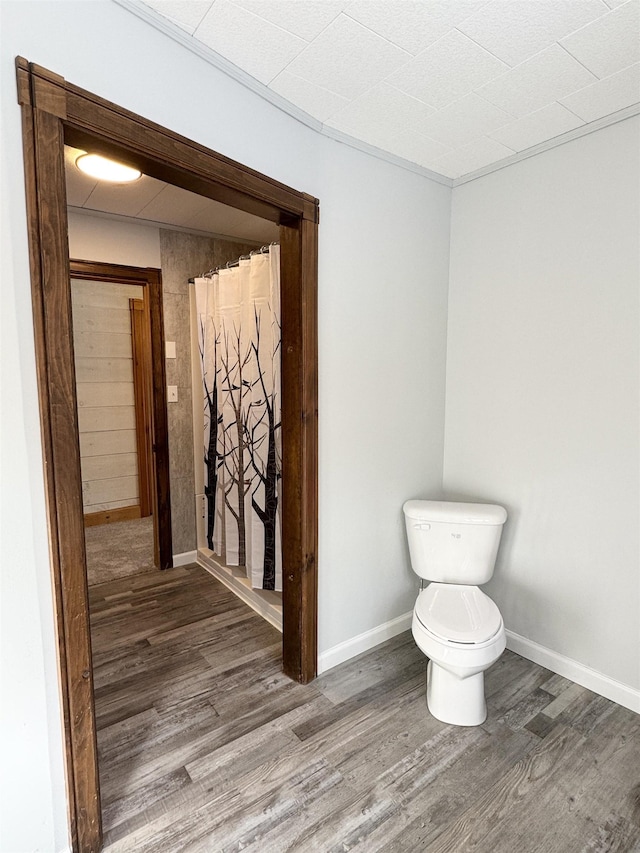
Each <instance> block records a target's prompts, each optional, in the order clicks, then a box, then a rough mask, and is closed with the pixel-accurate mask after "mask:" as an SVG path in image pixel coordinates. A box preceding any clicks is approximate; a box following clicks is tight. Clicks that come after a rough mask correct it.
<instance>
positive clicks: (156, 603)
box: [91, 566, 640, 853]
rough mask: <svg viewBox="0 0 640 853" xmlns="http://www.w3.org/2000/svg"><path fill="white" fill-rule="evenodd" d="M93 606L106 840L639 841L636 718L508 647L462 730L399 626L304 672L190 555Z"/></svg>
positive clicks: (323, 843) (250, 843)
mask: <svg viewBox="0 0 640 853" xmlns="http://www.w3.org/2000/svg"><path fill="white" fill-rule="evenodd" d="M91 613H92V616H91V619H92V637H93V653H94V672H95V692H96V712H97V720H98V742H99V752H100V775H101V788H102V802H103V814H104V829H105V851H106V853H125V851H126V853H134V851H156V850H163V851H165V850H166V851H171V853H173V851H178V850H190V851H195V850H198V851H203V853H215V851H233V850H252V851H260V853H280V851H284V850H296V851H305V853H306V851H319V853H325V851H334V850H335V851H344V850H356V849H357V850H362V851H366V853H374V851H385V853H394V851H395V853H407V851H417V850H428V851H430V853H436V851H455V853H461V851H465V850H471V849H473V850H474V851H476V853H485V851H486V853H489V851H492V853H493V851H503V852H504V853H513V851H514V850H518V851H519V853H539V851H541V850H544V851H545V853H550V852H551V851H558V853H573V852H574V851H575V853H595V851H604V850H608V851H610V850H617V851H625V853H631V851H637V850H639V849H640V799H639V790H640V789H639V787H638V786H639V782H640V778H639V777H638V767H639V766H640V717H638V716H637V715H636V714H633V713H632V712H631V711H628V710H626V709H624V708H622V707H620V706H617V705H615V704H614V703H612V702H610V701H608V700H606V699H603V698H601V697H599V696H597V695H595V694H593V693H590V692H589V691H588V690H585V689H583V688H581V687H578V686H577V685H574V684H572V683H571V682H569V681H567V680H566V679H563V678H561V677H560V676H557V675H553V674H552V673H551V672H549V671H548V670H545V669H543V668H542V667H539V666H537V665H535V664H533V663H530V662H529V661H526V660H524V659H523V658H520V657H519V656H517V655H515V654H513V653H511V652H505V654H504V655H503V657H502V658H501V659H500V661H499V662H498V663H497V664H496V665H495V666H494V667H492V668H491V669H490V670H489V671H488V674H487V695H488V704H489V717H488V720H487V722H486V723H485V724H484V725H483V726H480V727H478V728H455V727H451V726H447V725H445V724H443V723H440V722H438V721H437V720H435V719H434V718H432V717H431V716H430V715H429V714H428V713H427V710H426V702H425V691H424V680H425V660H424V657H423V656H422V655H421V654H420V652H418V650H417V649H416V647H415V645H414V643H413V640H412V638H411V635H410V634H408V633H405V634H402V635H400V636H398V637H396V638H394V639H393V640H390V641H388V642H387V643H385V644H384V645H382V646H379V647H378V648H376V649H374V650H372V651H370V652H368V653H365V654H363V655H361V656H359V657H358V658H355V659H353V660H352V661H349V662H348V663H346V664H343V665H342V666H340V667H337V668H336V669H334V670H331V671H330V672H328V673H326V674H325V675H323V676H321V677H320V678H319V679H317V680H316V681H315V682H313V683H312V684H310V685H306V686H304V685H299V684H295V683H293V682H292V681H290V680H289V679H288V678H286V677H285V676H284V675H283V674H282V673H281V671H280V639H281V638H280V635H279V634H278V632H277V631H276V630H275V629H274V628H272V627H271V626H270V625H269V624H268V623H266V622H265V621H264V620H262V619H261V618H260V617H259V616H257V615H256V614H255V613H253V611H251V610H250V609H249V608H248V607H246V606H245V605H244V604H243V603H242V602H240V601H239V600H238V599H236V598H235V597H234V596H233V595H232V593H230V592H229V591H228V590H227V589H226V588H225V587H223V586H222V585H221V584H219V583H218V582H217V581H215V580H214V579H213V578H211V577H210V576H209V575H208V574H207V573H206V572H205V571H204V570H203V569H201V568H200V567H197V566H189V567H184V568H178V569H172V570H169V571H166V572H163V573H147V574H142V575H139V576H136V577H130V578H123V579H119V580H114V581H110V582H108V583H103V584H100V585H97V586H94V587H93V588H92V589H91Z"/></svg>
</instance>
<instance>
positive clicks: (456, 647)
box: [411, 583, 506, 726]
mask: <svg viewBox="0 0 640 853" xmlns="http://www.w3.org/2000/svg"><path fill="white" fill-rule="evenodd" d="M411 631H412V634H413V637H414V639H415V641H416V645H417V646H418V648H419V649H420V650H421V651H422V652H423V653H424V654H425V655H426V656H427V658H428V659H429V663H428V667H427V707H428V708H429V711H430V712H431V714H432V715H433V716H434V717H435V718H436V719H438V720H441V721H442V722H443V723H449V724H451V725H457V726H479V725H481V724H482V723H484V721H485V720H486V717H487V706H486V702H485V697H484V672H485V670H486V669H488V668H489V667H490V666H491V665H492V664H494V663H495V662H496V661H497V660H498V658H499V657H500V655H501V654H502V652H503V651H504V650H505V647H506V635H505V630H504V623H503V621H502V617H501V616H500V611H499V610H498V608H497V607H496V605H495V604H494V603H493V601H491V599H490V598H489V597H488V596H487V595H485V594H484V593H483V592H482V591H481V590H480V589H478V587H475V586H463V585H458V584H438V583H432V584H430V585H429V586H428V587H426V589H424V590H422V591H421V593H420V595H419V596H418V600H417V601H416V604H415V607H414V610H413V620H412V625H411Z"/></svg>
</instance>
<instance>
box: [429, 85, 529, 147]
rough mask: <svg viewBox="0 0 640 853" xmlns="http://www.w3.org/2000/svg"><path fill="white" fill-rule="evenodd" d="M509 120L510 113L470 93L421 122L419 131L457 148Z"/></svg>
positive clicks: (510, 118)
mask: <svg viewBox="0 0 640 853" xmlns="http://www.w3.org/2000/svg"><path fill="white" fill-rule="evenodd" d="M511 121H513V116H512V115H510V114H509V113H506V112H505V111H504V110H501V109H500V108H499V107H496V106H494V105H493V104H490V103H489V102H488V101H485V100H484V98H479V97H478V96H477V95H475V94H474V93H473V92H472V93H471V94H470V95H465V96H464V98H460V100H459V101H455V102H454V103H453V104H449V106H448V107H445V108H444V109H442V110H439V111H438V112H437V113H435V115H432V116H430V117H429V118H427V119H426V120H425V121H423V122H421V123H420V127H419V130H420V132H421V133H425V134H427V136H430V137H431V138H432V139H436V140H438V142H441V143H442V144H443V145H448V146H449V147H450V148H457V147H459V146H460V145H464V144H465V143H467V142H471V141H472V140H473V139H475V138H476V137H478V136H485V135H486V134H488V133H489V131H491V130H494V129H495V128H496V127H500V126H501V125H503V124H507V122H511Z"/></svg>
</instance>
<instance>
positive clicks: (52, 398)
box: [23, 78, 102, 851]
mask: <svg viewBox="0 0 640 853" xmlns="http://www.w3.org/2000/svg"><path fill="white" fill-rule="evenodd" d="M30 97H31V107H32V117H33V120H32V125H31V127H32V131H33V140H32V144H33V159H32V166H33V169H34V174H33V175H31V176H28V177H27V191H28V192H35V197H34V198H31V199H30V201H29V210H30V211H37V234H36V233H34V232H35V230H36V229H32V232H31V233H32V237H35V238H36V239H37V247H38V248H37V250H36V251H37V253H38V254H39V263H37V264H35V267H37V278H35V279H34V281H33V285H34V289H36V290H39V291H40V293H39V295H38V296H37V298H36V299H35V300H34V311H36V330H39V340H38V341H37V346H38V349H39V355H38V361H39V363H40V367H41V369H40V370H39V381H40V382H41V383H44V385H45V388H44V389H42V388H41V391H43V392H44V396H45V398H46V400H47V402H48V415H47V419H48V421H49V432H48V434H46V435H45V436H44V442H43V450H44V454H45V467H46V469H47V478H48V479H49V481H50V488H48V498H49V502H48V507H47V509H48V516H49V518H48V521H49V531H50V545H51V548H52V560H53V562H54V563H55V564H56V565H57V567H58V572H59V578H60V581H62V580H64V583H62V582H59V584H58V587H59V588H58V589H57V591H56V601H57V604H58V606H59V607H60V612H59V613H58V620H59V623H61V624H62V626H63V634H64V643H63V644H61V650H62V652H63V654H64V659H63V665H62V667H61V678H62V681H63V682H65V684H64V685H63V688H62V691H63V695H65V696H66V702H67V707H68V714H69V722H68V724H67V732H68V736H69V741H68V743H67V750H68V753H67V754H68V758H69V759H70V761H68V764H69V763H70V764H71V768H70V770H71V772H70V773H69V776H68V782H67V786H68V796H69V801H70V812H71V814H72V815H73V816H75V820H74V821H72V827H73V831H72V843H73V844H74V845H77V846H78V848H79V849H80V850H82V851H98V850H99V849H100V846H101V839H102V824H101V814H100V796H99V780H98V762H97V743H96V730H95V710H94V705H93V685H92V662H91V636H90V632H89V611H88V604H87V602H88V591H87V573H86V554H85V548H84V520H83V511H82V480H81V475H80V451H79V447H78V415H77V402H76V388H75V368H74V357H73V329H72V320H71V291H70V287H69V255H68V240H67V211H66V205H65V204H64V198H65V175H64V157H63V144H64V143H63V129H62V119H64V118H65V101H64V98H63V97H61V94H60V89H59V88H58V85H57V81H55V82H54V83H53V84H52V85H49V82H48V81H46V80H42V79H40V80H39V81H37V84H36V81H34V80H33V78H32V86H31V92H30ZM23 108H25V109H26V105H25V104H23ZM61 199H62V200H63V203H61ZM32 254H33V252H32ZM33 268H34V264H33V259H32V270H33ZM40 310H42V312H43V313H42V318H40V317H39V316H38V314H39V312H40ZM54 531H55V533H54ZM54 548H55V551H53V549H54ZM81 723H82V724H81Z"/></svg>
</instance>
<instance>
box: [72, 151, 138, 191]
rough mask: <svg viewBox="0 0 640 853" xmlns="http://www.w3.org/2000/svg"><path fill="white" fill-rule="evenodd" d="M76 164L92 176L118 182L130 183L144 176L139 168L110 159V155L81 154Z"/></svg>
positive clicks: (100, 179)
mask: <svg viewBox="0 0 640 853" xmlns="http://www.w3.org/2000/svg"><path fill="white" fill-rule="evenodd" d="M76 166H77V167H78V169H80V171H81V172H85V174H87V175H91V177H92V178H97V179H98V180H99V181H111V182H112V183H116V184H128V183H130V182H131V181H137V180H138V178H140V177H141V176H142V172H140V171H139V170H138V169H133V168H132V167H131V166H125V165H124V163H117V162H116V161H115V160H109V158H108V157H102V156H101V155H100V154H81V155H80V156H79V157H78V158H77V159H76Z"/></svg>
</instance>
